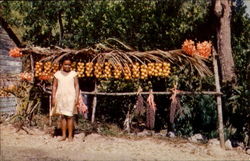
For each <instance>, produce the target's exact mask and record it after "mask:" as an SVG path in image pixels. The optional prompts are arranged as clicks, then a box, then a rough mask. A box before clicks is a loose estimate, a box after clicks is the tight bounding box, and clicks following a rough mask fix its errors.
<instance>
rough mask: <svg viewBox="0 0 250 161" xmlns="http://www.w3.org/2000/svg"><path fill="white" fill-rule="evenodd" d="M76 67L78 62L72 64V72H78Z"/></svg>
mask: <svg viewBox="0 0 250 161" xmlns="http://www.w3.org/2000/svg"><path fill="white" fill-rule="evenodd" d="M76 65H77V62H72V63H71V67H70V70H74V71H76Z"/></svg>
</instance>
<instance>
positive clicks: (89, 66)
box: [85, 62, 94, 77]
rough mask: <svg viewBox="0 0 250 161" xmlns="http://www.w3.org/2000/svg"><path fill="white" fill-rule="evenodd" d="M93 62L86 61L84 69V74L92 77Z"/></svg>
mask: <svg viewBox="0 0 250 161" xmlns="http://www.w3.org/2000/svg"><path fill="white" fill-rule="evenodd" d="M93 67H94V63H93V62H88V63H86V70H85V74H86V76H87V77H93V74H92V72H93V70H94V68H93Z"/></svg>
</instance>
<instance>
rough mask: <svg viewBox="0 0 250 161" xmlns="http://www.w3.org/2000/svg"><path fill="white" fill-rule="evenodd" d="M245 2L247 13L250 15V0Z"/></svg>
mask: <svg viewBox="0 0 250 161" xmlns="http://www.w3.org/2000/svg"><path fill="white" fill-rule="evenodd" d="M245 4H246V6H247V13H248V14H249V15H250V0H245Z"/></svg>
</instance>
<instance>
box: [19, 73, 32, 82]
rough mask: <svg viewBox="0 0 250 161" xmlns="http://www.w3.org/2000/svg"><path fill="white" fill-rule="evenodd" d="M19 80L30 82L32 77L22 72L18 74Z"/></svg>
mask: <svg viewBox="0 0 250 161" xmlns="http://www.w3.org/2000/svg"><path fill="white" fill-rule="evenodd" d="M19 78H20V79H21V80H25V81H32V79H33V75H32V74H31V73H27V72H24V73H20V74H19Z"/></svg>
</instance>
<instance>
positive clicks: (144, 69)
mask: <svg viewBox="0 0 250 161" xmlns="http://www.w3.org/2000/svg"><path fill="white" fill-rule="evenodd" d="M140 78H141V79H146V78H148V66H147V65H145V64H142V65H141V77H140Z"/></svg>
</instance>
